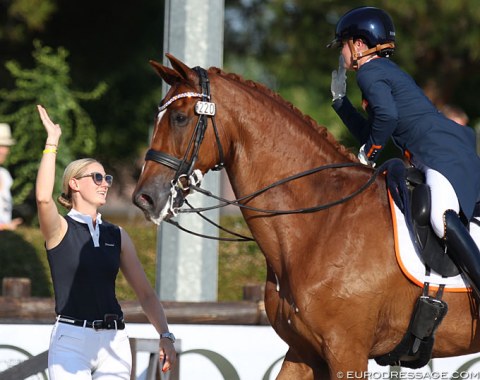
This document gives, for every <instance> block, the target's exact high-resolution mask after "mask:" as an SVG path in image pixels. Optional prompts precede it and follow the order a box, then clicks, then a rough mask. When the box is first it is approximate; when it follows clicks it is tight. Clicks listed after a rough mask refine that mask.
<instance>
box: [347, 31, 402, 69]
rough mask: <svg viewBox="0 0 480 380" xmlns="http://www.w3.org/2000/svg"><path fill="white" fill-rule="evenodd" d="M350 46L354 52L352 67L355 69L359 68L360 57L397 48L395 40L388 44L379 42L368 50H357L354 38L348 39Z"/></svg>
mask: <svg viewBox="0 0 480 380" xmlns="http://www.w3.org/2000/svg"><path fill="white" fill-rule="evenodd" d="M348 46H349V47H350V52H351V53H352V67H353V69H354V70H357V69H358V60H359V59H360V58H363V57H366V56H368V55H372V54H375V53H378V52H379V51H382V50H384V49H395V44H394V43H393V42H387V43H386V44H378V45H376V46H374V47H373V48H370V49H368V50H364V51H361V52H357V51H356V50H355V48H354V46H353V38H349V39H348Z"/></svg>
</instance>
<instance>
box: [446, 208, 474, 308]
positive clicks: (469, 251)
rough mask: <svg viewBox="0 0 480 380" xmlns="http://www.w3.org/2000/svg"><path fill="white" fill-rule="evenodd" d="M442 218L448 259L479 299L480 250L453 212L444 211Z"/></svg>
mask: <svg viewBox="0 0 480 380" xmlns="http://www.w3.org/2000/svg"><path fill="white" fill-rule="evenodd" d="M444 217H445V238H446V244H447V248H448V250H449V251H450V252H449V253H450V257H451V258H452V260H453V261H454V262H455V264H457V266H458V267H459V268H460V269H461V270H462V272H463V273H464V274H465V275H466V276H467V278H468V280H469V281H470V285H471V286H472V288H473V290H474V294H475V295H476V296H477V298H478V299H480V292H479V290H480V250H479V249H478V247H477V244H476V243H475V241H474V240H473V238H472V236H471V235H470V232H469V231H468V230H467V228H466V227H465V226H464V225H463V223H462V222H461V220H460V218H459V216H458V215H457V213H456V212H455V211H453V210H447V211H445V214H444Z"/></svg>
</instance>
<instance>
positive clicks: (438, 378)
mask: <svg viewBox="0 0 480 380" xmlns="http://www.w3.org/2000/svg"><path fill="white" fill-rule="evenodd" d="M337 379H342V380H345V379H371V380H396V379H398V380H462V379H475V380H480V372H469V371H461V372H458V371H454V372H449V371H436V372H378V371H375V372H370V371H365V372H358V371H346V372H337Z"/></svg>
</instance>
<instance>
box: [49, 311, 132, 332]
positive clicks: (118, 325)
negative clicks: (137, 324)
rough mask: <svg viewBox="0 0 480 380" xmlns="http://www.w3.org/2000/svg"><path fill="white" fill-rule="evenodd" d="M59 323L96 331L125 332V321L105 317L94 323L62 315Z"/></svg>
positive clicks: (58, 319) (59, 317)
mask: <svg viewBox="0 0 480 380" xmlns="http://www.w3.org/2000/svg"><path fill="white" fill-rule="evenodd" d="M57 321H58V322H60V323H65V324H67V325H72V326H81V327H89V328H92V329H94V330H123V329H124V328H125V322H124V321H123V319H116V318H109V317H108V316H106V317H105V320H102V319H96V320H94V321H87V320H82V319H75V318H70V317H65V316H63V315H60V316H58V318H57Z"/></svg>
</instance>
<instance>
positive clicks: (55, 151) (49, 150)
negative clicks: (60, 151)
mask: <svg viewBox="0 0 480 380" xmlns="http://www.w3.org/2000/svg"><path fill="white" fill-rule="evenodd" d="M45 153H55V154H57V149H55V148H47V149H44V150H43V154H45Z"/></svg>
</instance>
